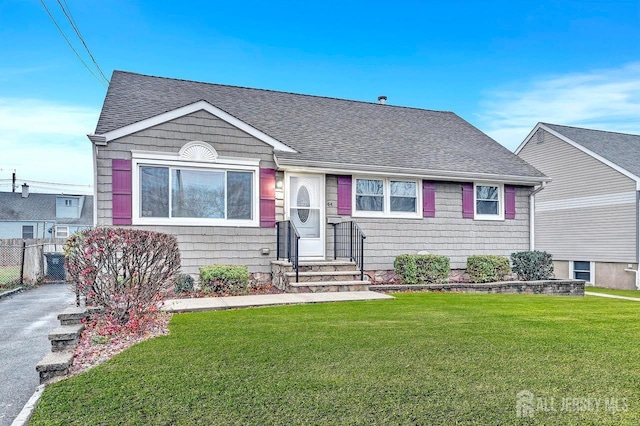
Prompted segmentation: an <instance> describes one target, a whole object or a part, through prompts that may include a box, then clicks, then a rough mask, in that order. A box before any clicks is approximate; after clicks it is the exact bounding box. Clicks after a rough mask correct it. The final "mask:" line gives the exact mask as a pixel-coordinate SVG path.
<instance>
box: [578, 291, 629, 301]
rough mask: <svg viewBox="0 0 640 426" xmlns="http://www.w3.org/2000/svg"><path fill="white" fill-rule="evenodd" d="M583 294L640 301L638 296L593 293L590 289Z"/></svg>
mask: <svg viewBox="0 0 640 426" xmlns="http://www.w3.org/2000/svg"><path fill="white" fill-rule="evenodd" d="M584 295H585V296H597V297H607V298H609V299H622V300H631V301H633V302H640V298H637V297H627V296H618V295H616V294H605V293H594V292H592V291H585V292H584Z"/></svg>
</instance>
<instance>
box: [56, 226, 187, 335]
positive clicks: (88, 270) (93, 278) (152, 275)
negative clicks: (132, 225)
mask: <svg viewBox="0 0 640 426" xmlns="http://www.w3.org/2000/svg"><path fill="white" fill-rule="evenodd" d="M64 251H65V255H66V267H67V272H68V276H69V278H70V279H71V281H72V282H73V283H75V284H76V285H77V287H78V290H79V292H80V294H82V295H84V296H85V297H86V299H87V301H88V302H89V303H92V304H95V305H98V306H102V307H104V309H105V311H106V313H107V314H109V315H110V316H111V317H112V318H113V319H114V320H115V321H116V322H118V323H120V324H127V323H128V322H130V321H132V320H133V321H137V320H138V319H140V318H142V317H144V315H145V314H146V313H148V312H150V311H153V310H154V309H156V306H157V302H158V301H159V300H160V298H161V291H162V290H163V289H164V288H165V287H167V286H170V285H171V284H172V283H173V280H174V278H175V276H176V274H177V273H178V271H179V269H180V252H179V250H178V241H177V240H176V238H175V237H174V236H173V235H168V234H163V233H159V232H152V231H141V230H137V229H126V228H95V229H89V230H86V231H83V232H80V233H77V234H74V235H72V236H71V237H70V238H69V239H68V240H67V242H66V243H65V247H64Z"/></svg>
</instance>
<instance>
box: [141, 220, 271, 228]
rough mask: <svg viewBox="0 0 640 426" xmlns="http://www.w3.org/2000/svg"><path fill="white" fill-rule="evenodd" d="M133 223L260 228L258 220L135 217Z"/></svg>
mask: <svg viewBox="0 0 640 426" xmlns="http://www.w3.org/2000/svg"><path fill="white" fill-rule="evenodd" d="M131 223H132V225H154V226H200V227H211V228H217V227H234V228H259V227H260V223H259V222H258V221H257V220H225V221H210V220H205V219H190V220H189V219H187V220H185V219H162V218H134V219H133V220H132V222H131Z"/></svg>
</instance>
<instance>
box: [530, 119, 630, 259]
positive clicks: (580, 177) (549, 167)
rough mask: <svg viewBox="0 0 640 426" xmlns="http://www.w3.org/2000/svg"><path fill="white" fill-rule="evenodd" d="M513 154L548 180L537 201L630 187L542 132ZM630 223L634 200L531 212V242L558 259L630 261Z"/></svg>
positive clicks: (608, 169)
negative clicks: (540, 138) (539, 138)
mask: <svg viewBox="0 0 640 426" xmlns="http://www.w3.org/2000/svg"><path fill="white" fill-rule="evenodd" d="M519 155H520V156H521V157H522V158H523V159H524V160H525V161H527V162H529V163H531V164H532V165H533V166H534V167H536V168H537V169H539V170H540V171H542V172H543V173H544V174H545V175H547V176H549V177H550V178H552V179H553V181H552V182H550V183H549V184H547V187H546V188H545V189H544V190H543V191H541V192H540V193H539V194H537V195H536V205H538V206H541V205H543V203H545V202H547V201H557V200H566V199H576V198H583V197H591V196H607V195H611V194H618V193H633V192H635V190H636V185H635V182H634V181H633V180H631V179H630V178H628V177H626V176H625V175H623V174H622V173H620V172H618V171H616V170H614V169H613V168H611V167H609V166H607V165H605V164H604V163H602V162H601V161H598V160H596V159H595V158H593V157H591V156H590V155H588V154H585V153H584V152H582V151H580V150H579V149H577V148H575V147H573V146H571V145H570V144H568V143H566V142H564V141H563V140H561V139H559V138H557V137H556V136H554V135H552V134H550V133H548V132H544V141H543V143H541V144H539V143H537V142H536V139H535V136H534V137H533V140H531V141H530V142H529V143H527V144H526V145H525V146H524V148H523V149H522V150H521V151H520V153H519ZM632 198H633V197H632ZM636 226H637V224H636V204H635V203H631V204H611V205H603V206H593V207H581V208H565V209H556V210H546V211H537V212H536V223H535V234H536V235H535V238H536V242H535V243H536V248H537V249H540V250H546V251H548V252H550V253H551V254H553V256H554V258H555V259H558V260H592V261H601V262H624V263H632V262H636V261H637V259H636V235H637V228H636Z"/></svg>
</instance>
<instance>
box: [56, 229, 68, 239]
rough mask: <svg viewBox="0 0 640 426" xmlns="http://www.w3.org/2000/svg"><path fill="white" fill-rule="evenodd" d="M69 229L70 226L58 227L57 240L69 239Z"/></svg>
mask: <svg viewBox="0 0 640 426" xmlns="http://www.w3.org/2000/svg"><path fill="white" fill-rule="evenodd" d="M68 237H69V227H68V226H56V238H68Z"/></svg>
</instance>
